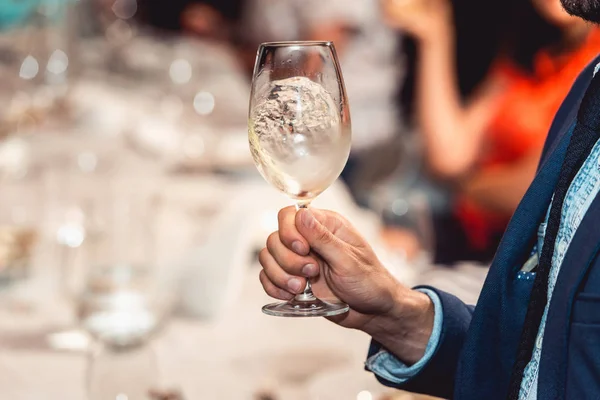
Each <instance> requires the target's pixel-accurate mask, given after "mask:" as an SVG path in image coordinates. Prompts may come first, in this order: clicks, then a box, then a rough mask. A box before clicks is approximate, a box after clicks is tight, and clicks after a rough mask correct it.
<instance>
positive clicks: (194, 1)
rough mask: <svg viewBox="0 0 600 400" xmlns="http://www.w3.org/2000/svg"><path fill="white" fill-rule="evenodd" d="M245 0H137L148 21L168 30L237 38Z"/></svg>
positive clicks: (234, 39) (207, 36)
mask: <svg viewBox="0 0 600 400" xmlns="http://www.w3.org/2000/svg"><path fill="white" fill-rule="evenodd" d="M244 3H245V1H244V0H170V1H152V0H139V5H140V8H141V10H142V15H143V18H144V19H145V21H146V22H148V23H149V24H151V25H153V26H155V27H158V28H162V29H165V30H170V31H184V32H187V33H189V34H194V35H198V36H200V37H203V38H205V39H213V40H219V41H226V42H227V41H229V42H235V41H236V25H237V24H238V22H239V20H240V18H241V15H242V12H243V8H244Z"/></svg>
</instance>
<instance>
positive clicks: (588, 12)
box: [560, 0, 600, 23]
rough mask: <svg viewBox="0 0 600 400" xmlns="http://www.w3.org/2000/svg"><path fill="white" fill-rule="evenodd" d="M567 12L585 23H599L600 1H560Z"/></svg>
mask: <svg viewBox="0 0 600 400" xmlns="http://www.w3.org/2000/svg"><path fill="white" fill-rule="evenodd" d="M560 2H561V3H562V6H563V7H564V8H565V10H567V12H568V13H569V14H571V15H573V16H575V17H580V18H583V19H585V20H586V21H590V22H593V23H600V0H560Z"/></svg>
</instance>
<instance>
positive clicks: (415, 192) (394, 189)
mask: <svg viewBox="0 0 600 400" xmlns="http://www.w3.org/2000/svg"><path fill="white" fill-rule="evenodd" d="M394 177H396V176H395V175H394ZM369 203H370V204H369V206H370V207H371V208H372V209H373V210H374V211H375V212H376V213H378V214H379V215H380V217H381V219H382V221H383V224H384V226H385V228H384V231H383V240H384V242H385V243H386V244H387V246H388V249H389V250H390V251H391V253H392V256H393V258H394V261H395V262H397V263H398V264H399V265H406V264H408V265H411V266H415V267H421V268H423V267H428V266H429V265H430V264H431V262H432V260H433V251H434V233H433V221H432V214H431V208H430V206H429V202H428V198H427V196H426V194H425V193H424V192H422V191H420V190H419V189H416V188H411V187H410V186H407V185H405V184H403V182H400V181H394V180H390V181H387V182H384V183H382V184H381V185H379V186H378V187H377V188H375V190H374V191H373V192H372V195H371V199H370V202H369Z"/></svg>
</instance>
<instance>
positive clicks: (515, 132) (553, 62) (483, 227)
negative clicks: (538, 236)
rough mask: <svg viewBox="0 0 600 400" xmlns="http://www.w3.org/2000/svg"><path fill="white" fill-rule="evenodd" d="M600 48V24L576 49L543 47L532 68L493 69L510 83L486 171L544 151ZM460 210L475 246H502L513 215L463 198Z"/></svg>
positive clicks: (507, 65) (502, 64)
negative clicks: (565, 103) (575, 84)
mask: <svg viewBox="0 0 600 400" xmlns="http://www.w3.org/2000/svg"><path fill="white" fill-rule="evenodd" d="M598 53H600V29H593V30H592V31H591V32H590V34H589V35H588V37H587V39H586V41H585V42H584V43H583V44H582V45H581V46H580V47H579V48H578V49H576V50H574V51H572V52H569V53H565V54H562V55H560V56H551V55H550V54H548V52H544V51H541V52H540V53H538V54H537V56H536V57H535V59H534V64H533V71H532V72H528V71H524V70H523V69H521V68H519V67H518V66H516V65H514V63H511V62H508V61H505V60H501V61H498V62H496V64H495V66H494V67H493V69H492V73H493V74H496V75H497V76H499V77H501V78H502V79H503V81H505V82H507V89H506V91H505V92H504V93H503V94H502V95H501V97H500V99H499V104H498V108H497V110H498V111H497V113H496V115H495V117H494V118H493V119H492V121H491V124H490V125H489V127H488V129H487V134H486V137H485V148H484V149H483V156H482V158H481V160H480V168H481V169H482V170H484V171H485V170H486V169H489V168H491V167H495V166H500V165H509V164H511V163H514V162H517V161H519V160H520V159H523V158H525V157H527V156H528V155H530V154H532V153H533V152H534V151H535V152H541V149H542V147H543V146H544V141H545V140H546V135H547V134H548V131H549V129H550V125H551V124H552V120H553V119H554V115H555V114H556V112H557V111H558V109H559V107H560V105H561V103H562V101H563V99H564V98H565V97H566V95H567V94H568V92H569V90H570V88H571V85H572V84H573V82H574V81H575V79H576V78H577V76H578V75H579V73H580V72H581V70H583V68H584V67H585V66H586V65H587V64H588V63H589V62H590V61H592V60H593V59H594V57H596V56H597V55H598ZM456 213H457V217H458V219H459V221H460V222H461V224H462V225H463V228H464V229H465V232H466V233H467V237H468V239H469V242H470V243H471V245H472V247H473V248H475V249H480V250H481V249H484V248H486V247H487V246H490V245H496V244H497V243H494V242H495V241H497V240H499V237H500V236H501V234H502V233H503V231H504V229H505V228H506V225H507V223H508V220H509V219H510V215H502V214H498V213H494V212H491V211H489V210H485V209H482V208H481V207H479V206H478V205H476V204H474V203H472V202H470V201H469V200H468V199H464V198H460V199H459V200H458V202H457V208H456Z"/></svg>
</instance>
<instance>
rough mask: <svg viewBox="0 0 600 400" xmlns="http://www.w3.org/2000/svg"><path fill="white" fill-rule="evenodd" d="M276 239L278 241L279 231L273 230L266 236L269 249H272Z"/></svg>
mask: <svg viewBox="0 0 600 400" xmlns="http://www.w3.org/2000/svg"><path fill="white" fill-rule="evenodd" d="M278 241H279V231H275V232H273V233H271V234H270V235H269V237H268V238H267V248H268V249H269V250H272V249H273V247H274V246H275V245H276V244H277V242H278Z"/></svg>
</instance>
